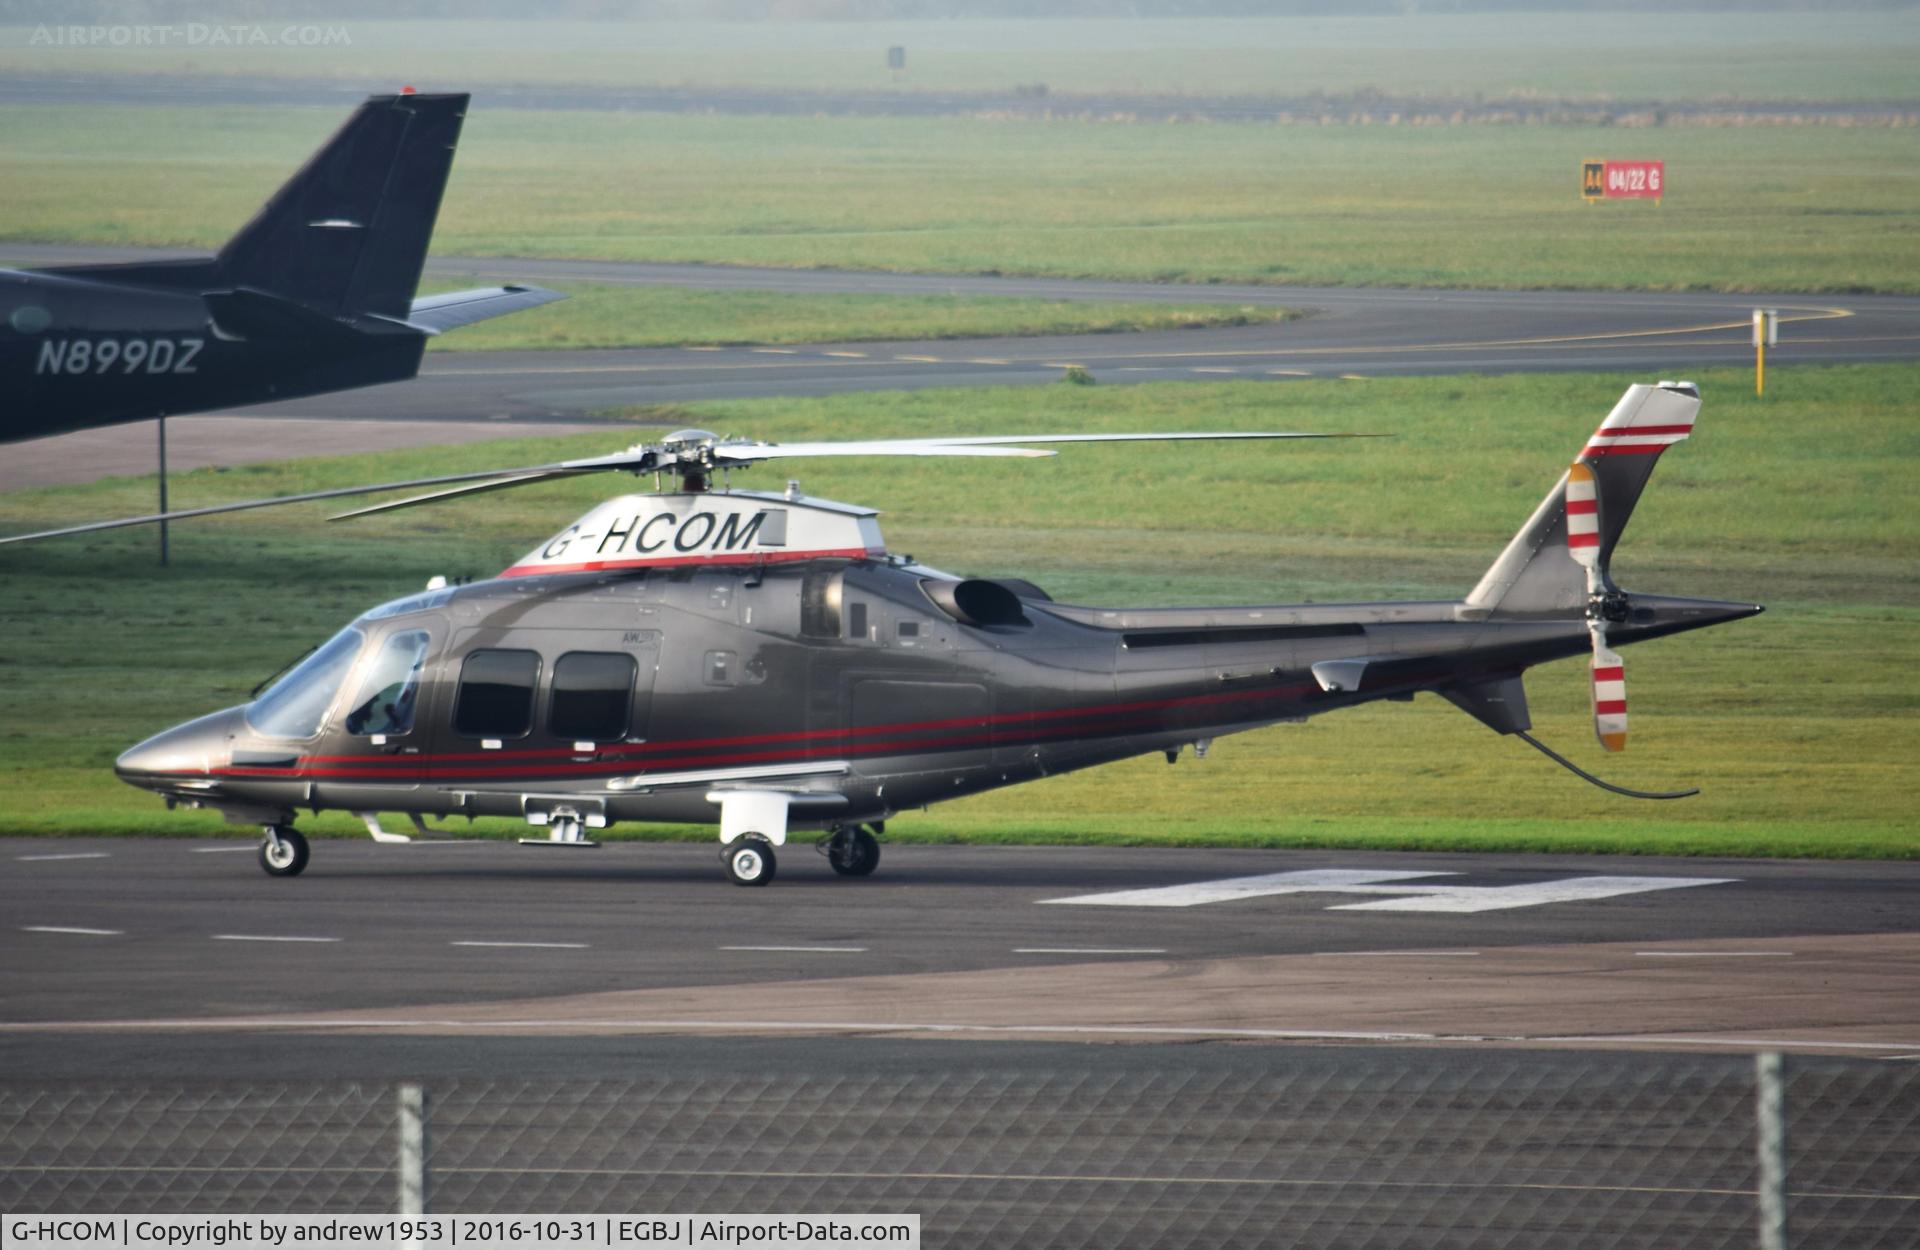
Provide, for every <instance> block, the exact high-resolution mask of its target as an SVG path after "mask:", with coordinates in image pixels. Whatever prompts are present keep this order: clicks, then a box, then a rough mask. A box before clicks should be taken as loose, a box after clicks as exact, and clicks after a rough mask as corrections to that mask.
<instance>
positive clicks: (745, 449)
mask: <svg viewBox="0 0 1920 1250" xmlns="http://www.w3.org/2000/svg"><path fill="white" fill-rule="evenodd" d="M1378 437H1381V436H1380V435H1377V434H1282V433H1267V432H1243V431H1227V432H1221V431H1212V432H1192V433H1150V434H1008V435H965V436H957V437H953V438H941V437H934V438H883V439H865V440H858V441H849V442H818V443H732V444H728V443H718V444H715V446H714V448H713V454H714V457H715V458H716V459H724V460H736V461H747V460H775V459H780V458H783V457H789V456H1006V455H1020V454H1025V455H1035V454H1041V453H1035V452H1032V451H1025V452H1023V451H1022V449H1020V448H1018V447H1014V446H1010V444H1018V443H1180V442H1187V441H1190V440H1202V439H1204V440H1218V439H1275V438H1378ZM1045 454H1051V453H1045Z"/></svg>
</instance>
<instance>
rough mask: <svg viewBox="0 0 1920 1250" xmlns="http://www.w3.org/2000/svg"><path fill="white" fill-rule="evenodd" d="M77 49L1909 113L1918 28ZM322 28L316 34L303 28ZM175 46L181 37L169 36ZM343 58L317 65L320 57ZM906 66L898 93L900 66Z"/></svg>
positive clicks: (1079, 25)
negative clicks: (1828, 104)
mask: <svg viewBox="0 0 1920 1250" xmlns="http://www.w3.org/2000/svg"><path fill="white" fill-rule="evenodd" d="M185 25H186V24H185V23H182V24H181V27H182V29H180V31H179V33H178V34H173V35H170V36H166V37H165V38H170V39H171V43H170V44H168V45H166V46H155V44H153V43H149V45H148V46H145V47H133V46H127V47H120V48H115V47H113V46H111V45H110V44H109V45H106V46H94V45H87V46H61V45H60V43H58V42H57V40H59V38H60V36H59V35H58V34H57V31H50V32H48V33H47V34H45V35H42V36H40V37H39V38H38V40H37V41H36V28H35V27H34V26H31V25H20V26H11V27H0V72H21V73H43V74H44V73H57V74H114V73H139V74H181V75H205V74H272V75H275V76H281V77H298V78H317V79H340V80H346V81H351V82H356V83H376V84H380V85H382V86H386V87H388V88H389V89H390V88H391V86H393V85H396V84H398V83H401V82H413V83H417V84H418V85H419V86H420V87H421V88H422V89H423V90H425V89H428V88H438V89H461V88H467V87H472V86H474V85H475V84H505V83H529V84H544V83H561V84H573V83H590V84H599V85H609V86H634V85H644V86H697V87H749V88H779V89H800V90H818V91H879V92H901V93H912V92H916V91H1006V90H1008V89H1010V88H1013V87H1015V86H1016V85H1021V84H1027V85H1031V84H1036V83H1044V84H1046V85H1047V86H1048V87H1049V89H1050V90H1052V91H1054V92H1064V93H1073V92H1143V93H1172V94H1210V95H1211V94H1239V95H1285V96H1290V97H1296V98H1297V97H1300V96H1307V95H1311V94H1313V93H1315V92H1324V93H1328V94H1351V93H1360V92H1389V93H1393V94H1395V95H1401V96H1408V95H1417V96H1438V97H1451V98H1468V99H1471V98H1475V97H1492V98H1496V99H1497V98H1500V97H1505V96H1518V97H1524V98H1538V97H1548V98H1555V99H1602V100H1620V99H1624V100H1669V101H1671V100H1728V99H1732V100H1764V101H1778V100H1822V101H1828V100H1840V101H1858V100H1887V99H1893V100H1904V101H1911V100H1913V99H1914V98H1915V97H1916V95H1917V94H1920V93H1917V92H1916V90H1915V82H1914V72H1913V66H1914V64H1915V61H1916V59H1917V58H1920V30H1917V29H1916V27H1915V24H1914V22H1913V20H1912V15H1911V13H1909V12H1905V11H1902V10H1898V9H1883V10H1878V11H1868V12H1844V11H1843V12H1807V13H1769V14H1755V13H1733V14H1727V13H1685V12H1682V13H1657V14H1654V13H1642V14H1627V13H1594V14H1543V13H1485V14H1467V15H1433V14H1407V15H1402V16H1395V17H1291V18H1289V17H1279V18H1247V19H1233V20H1221V19H1216V20H1197V21H1196V20H1191V19H1187V20H1131V21H1130V20H1088V19H1084V18H1080V19H1074V20H1069V21H1048V20H1033V21H929V22H843V21H830V22H829V21H822V22H804V21H796V22H758V23H751V22H692V21H688V22H658V21H655V22H573V21H547V20H542V21H525V22H488V21H470V20H460V21H444V22H368V21H349V22H333V21H325V20H319V21H315V22H313V23H311V26H312V27H313V28H314V30H315V33H314V34H311V35H308V34H305V33H303V32H297V33H296V35H295V37H294V38H293V39H291V40H281V38H280V36H281V32H282V30H283V29H284V28H285V26H286V23H284V22H272V23H268V24H267V27H266V34H267V35H268V37H269V41H270V42H284V43H289V44H291V45H292V46H266V47H263V46H260V44H259V43H258V42H245V43H242V42H238V41H234V42H229V43H227V44H224V45H223V44H219V43H216V42H214V39H213V37H212V32H211V30H210V29H204V28H205V27H210V26H211V25H212V23H211V21H208V22H203V23H202V25H203V30H202V32H201V35H200V37H199V38H197V39H196V38H195V37H194V35H193V32H192V31H190V30H188V29H185ZM302 25H305V24H302ZM151 38H153V39H155V40H158V39H160V38H163V37H162V36H152V37H151ZM303 38H304V39H307V40H309V41H316V40H320V39H325V40H327V41H328V42H326V43H325V44H323V45H321V46H314V47H303V46H300V40H301V39H303ZM895 45H898V46H901V47H904V48H905V49H906V50H907V67H906V72H905V73H903V74H899V75H895V74H894V73H892V72H891V71H889V70H888V69H887V67H886V57H885V51H886V49H887V48H889V47H892V46H895Z"/></svg>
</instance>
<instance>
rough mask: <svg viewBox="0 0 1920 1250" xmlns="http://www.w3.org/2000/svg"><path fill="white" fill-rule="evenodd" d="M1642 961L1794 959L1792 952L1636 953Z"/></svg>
mask: <svg viewBox="0 0 1920 1250" xmlns="http://www.w3.org/2000/svg"><path fill="white" fill-rule="evenodd" d="M1633 953H1634V954H1635V955H1638V956H1639V957H1640V958H1642V959H1792V958H1793V952H1792V951H1635V952H1633Z"/></svg>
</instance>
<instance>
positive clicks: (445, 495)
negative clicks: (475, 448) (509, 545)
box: [327, 469, 595, 521]
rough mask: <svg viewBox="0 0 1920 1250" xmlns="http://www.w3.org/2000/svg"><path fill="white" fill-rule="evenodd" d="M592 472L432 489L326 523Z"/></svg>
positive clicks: (527, 475)
mask: <svg viewBox="0 0 1920 1250" xmlns="http://www.w3.org/2000/svg"><path fill="white" fill-rule="evenodd" d="M592 472H595V470H593V469H548V470H546V471H544V472H539V473H520V474H516V475H514V476H513V477H503V478H498V479H496V480H494V481H491V482H474V483H472V484H470V485H467V486H455V487H452V488H451V489H449V490H436V491H433V492H431V493H429V494H425V495H410V496H408V497H407V498H405V499H390V500H388V501H387V502H385V503H376V504H369V505H368V506H367V507H364V508H355V509H353V510H352V511H351V512H336V513H334V514H333V515H332V516H330V517H328V518H327V520H329V521H346V520H350V519H352V518H353V517H357V516H372V515H373V514H374V513H376V512H392V511H394V510H396V509H399V508H411V507H413V506H415V505H416V504H423V503H444V502H445V501H446V500H449V499H460V498H463V497H464V496H467V495H483V494H485V493H486V492H488V491H490V490H505V489H507V487H509V486H531V485H532V484H533V483H535V482H552V481H558V480H559V479H561V478H563V477H581V476H584V475H585V474H588V473H592Z"/></svg>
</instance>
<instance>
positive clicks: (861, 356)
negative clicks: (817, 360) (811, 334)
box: [820, 352, 867, 360]
mask: <svg viewBox="0 0 1920 1250" xmlns="http://www.w3.org/2000/svg"><path fill="white" fill-rule="evenodd" d="M820 354H821V355H822V356H840V357H844V358H845V359H848V360H865V359H866V358H867V354H866V353H865V352H821V353H820Z"/></svg>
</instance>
